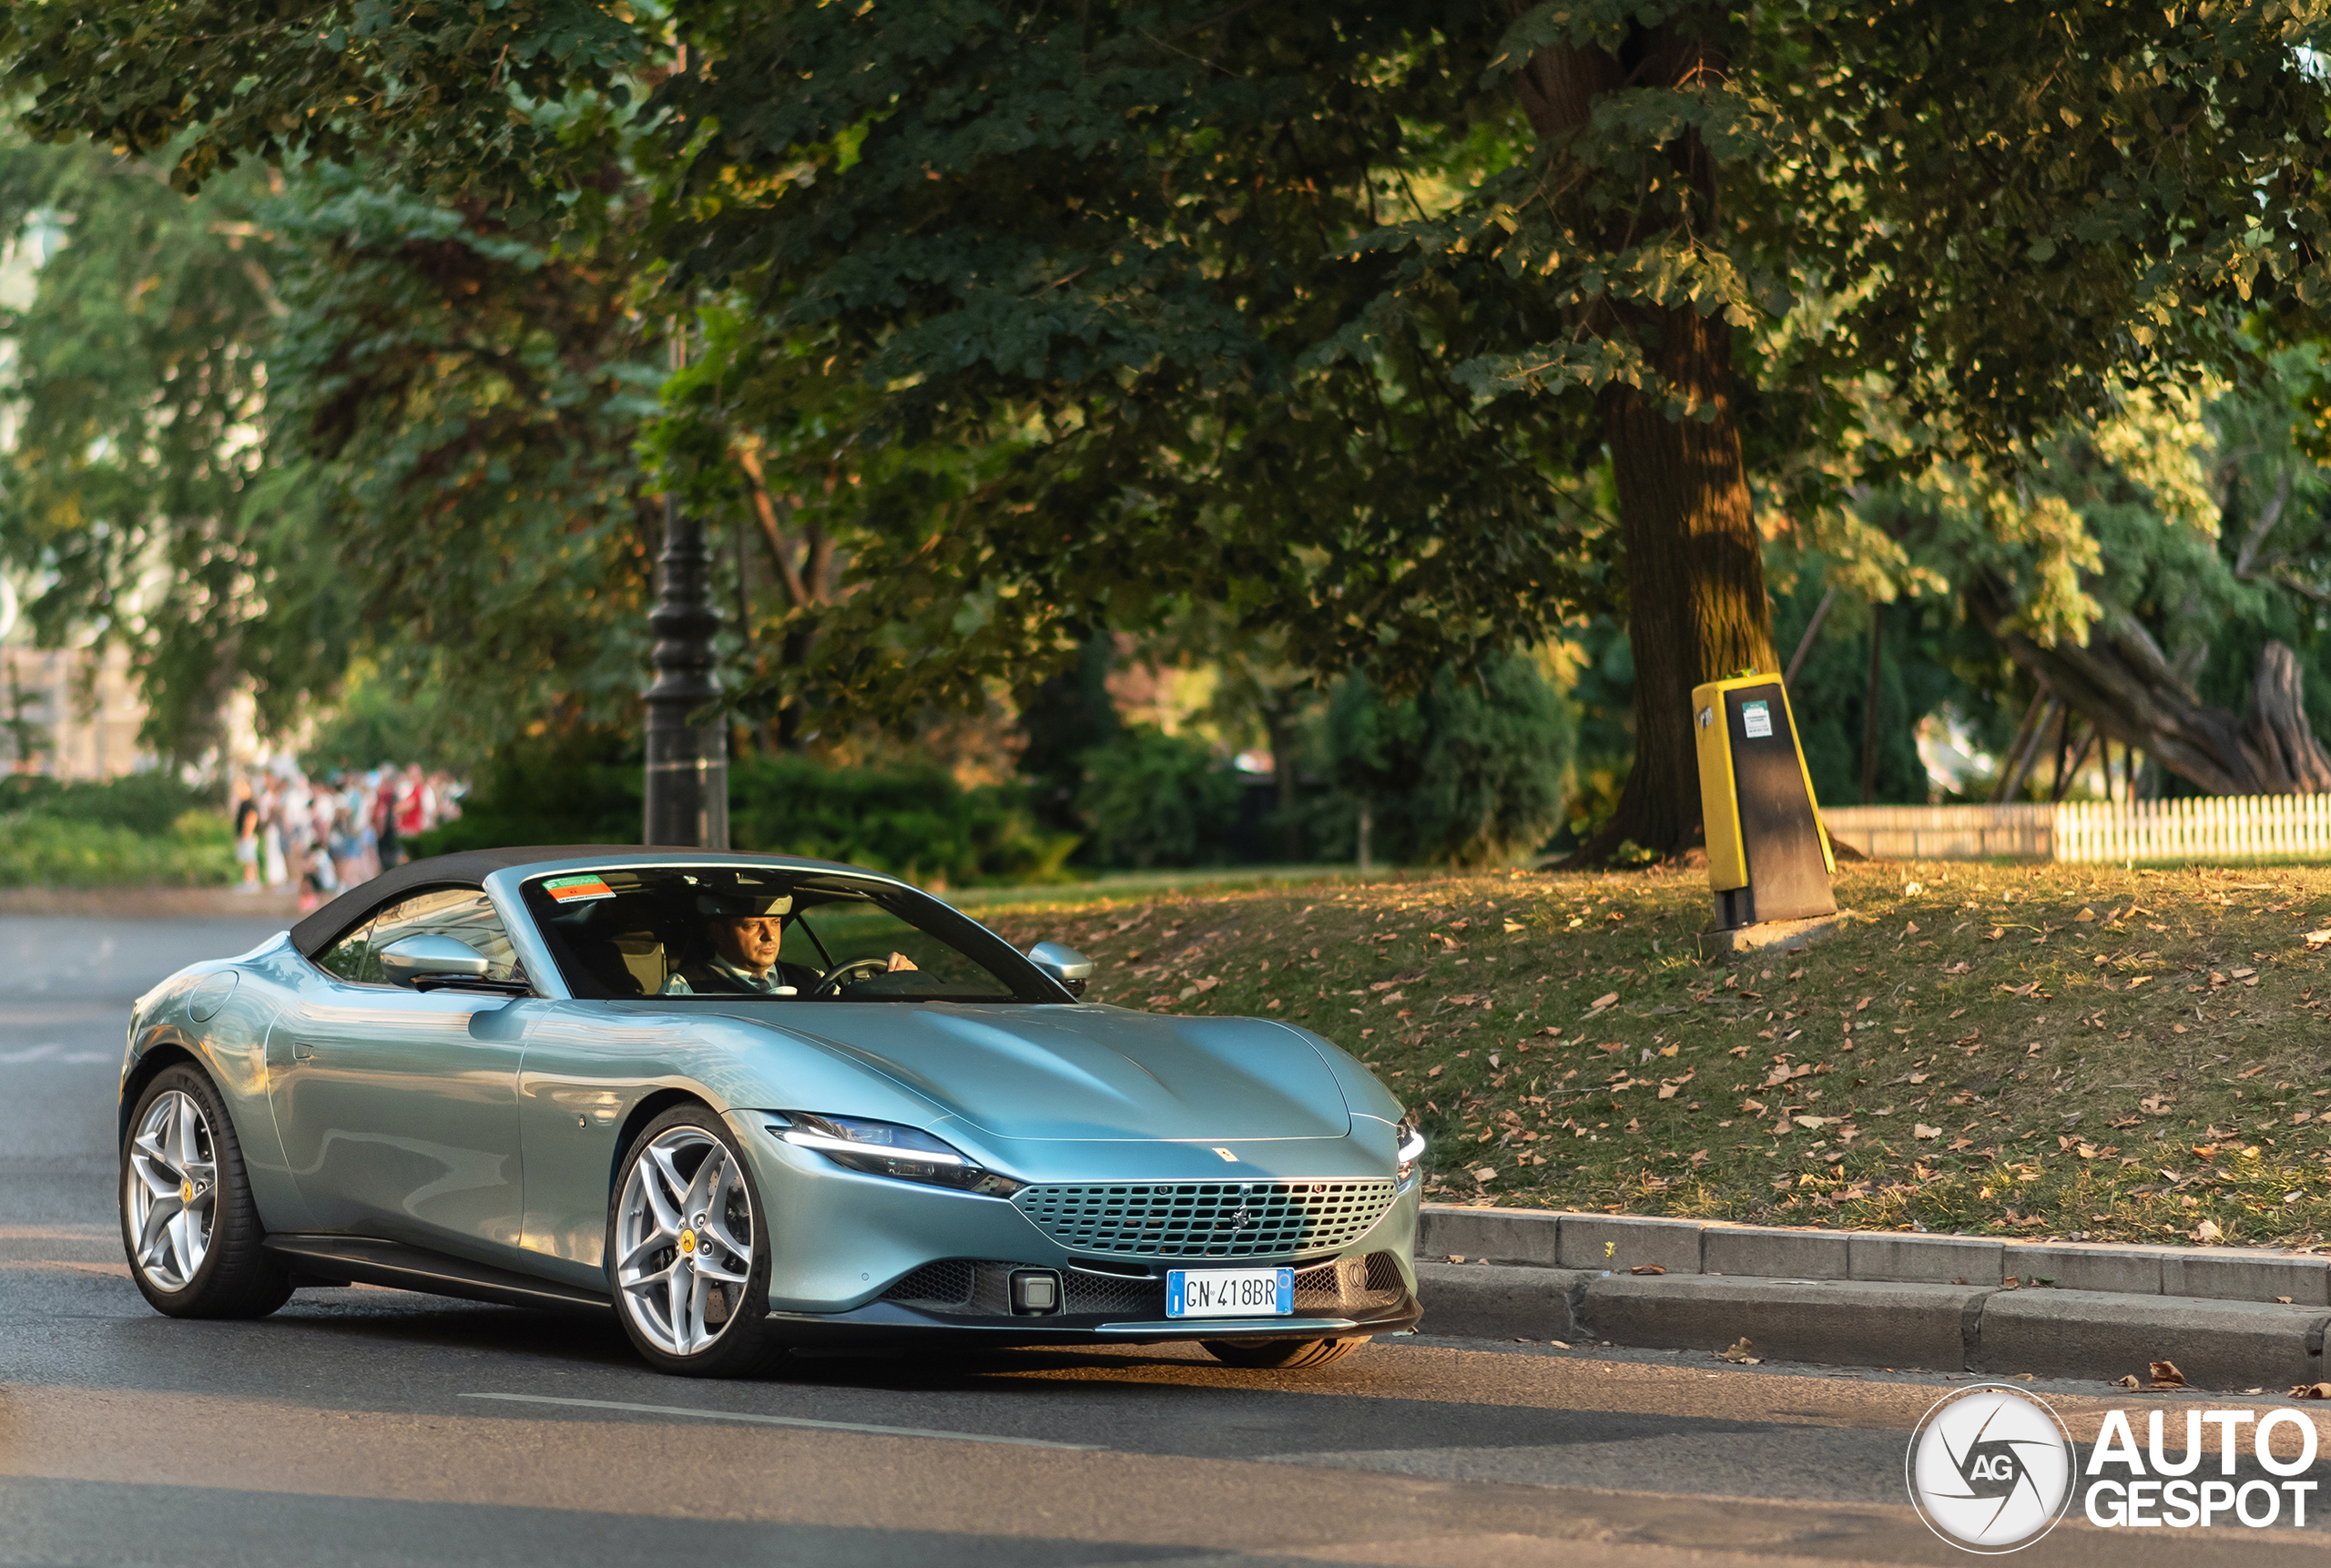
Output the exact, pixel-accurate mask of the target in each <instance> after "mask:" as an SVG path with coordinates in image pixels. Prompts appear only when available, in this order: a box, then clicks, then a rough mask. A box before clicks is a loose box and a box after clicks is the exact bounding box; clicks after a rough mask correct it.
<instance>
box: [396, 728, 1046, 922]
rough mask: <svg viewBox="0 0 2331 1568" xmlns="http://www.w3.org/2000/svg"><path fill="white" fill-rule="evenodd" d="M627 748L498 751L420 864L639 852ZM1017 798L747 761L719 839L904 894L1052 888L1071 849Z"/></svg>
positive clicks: (621, 742) (945, 777) (636, 795)
mask: <svg viewBox="0 0 2331 1568" xmlns="http://www.w3.org/2000/svg"><path fill="white" fill-rule="evenodd" d="M631 746H632V739H631V737H629V736H628V735H626V734H622V733H619V732H614V731H579V732H576V733H574V734H571V735H567V736H564V737H558V738H534V739H530V740H527V741H524V742H521V743H519V744H517V745H515V746H510V747H505V748H503V749H502V750H501V751H499V752H497V753H496V754H495V756H494V760H493V762H492V763H491V764H490V765H489V766H488V767H487V768H486V769H485V771H484V774H483V775H482V776H481V778H480V779H479V780H478V782H477V785H476V787H475V788H473V789H472V790H471V791H470V795H469V798H468V799H467V800H465V801H464V802H463V813H462V816H461V817H460V818H459V819H458V820H455V821H452V822H448V823H446V824H445V825H444V826H443V827H442V828H438V829H435V830H433V831H431V832H428V833H424V834H422V836H421V838H420V839H418V840H415V841H414V844H413V847H412V852H413V853H414V854H415V855H440V854H447V853H450V852H452V851H453V850H471V849H488V848H499V847H502V846H504V845H511V844H636V843H637V842H638V841H639V836H640V830H641V818H642V802H643V798H644V796H645V794H646V787H645V783H644V779H643V773H642V769H641V768H640V764H639V761H638V760H637V758H636V753H632V754H630V755H627V753H630V750H631ZM728 839H729V842H730V843H731V844H732V845H733V846H735V847H736V848H738V849H740V850H767V851H769V852H770V853H772V854H787V855H804V856H809V857H811V858H814V859H817V860H842V861H846V862H848V863H850V864H851V865H859V866H865V867H868V868H870V870H874V871H889V872H891V873H892V874H893V875H896V876H901V877H905V878H907V879H908V880H910V881H930V882H933V883H940V884H946V883H953V884H956V885H962V884H964V883H972V882H1021V881H1058V880H1060V878H1061V875H1062V872H1061V869H1060V868H1061V863H1062V862H1063V861H1064V860H1066V859H1067V857H1068V854H1069V851H1070V850H1074V848H1075V847H1076V840H1075V838H1074V836H1073V835H1064V834H1054V833H1045V832H1043V831H1041V830H1038V829H1037V827H1036V826H1035V824H1034V821H1033V819H1032V817H1031V816H1030V814H1029V812H1028V810H1027V809H1026V806H1025V804H1024V800H1023V791H1021V790H1019V789H1013V788H1010V787H994V788H989V789H964V788H963V787H962V785H960V784H958V783H956V782H955V780H954V779H953V778H952V777H951V776H950V775H949V774H948V773H947V772H946V771H945V770H943V769H938V768H896V769H880V768H828V767H825V766H823V765H821V764H819V763H816V762H812V761H810V760H809V759H806V758H799V757H768V756H757V757H745V758H738V759H734V760H732V761H731V763H730V764H729V769H728Z"/></svg>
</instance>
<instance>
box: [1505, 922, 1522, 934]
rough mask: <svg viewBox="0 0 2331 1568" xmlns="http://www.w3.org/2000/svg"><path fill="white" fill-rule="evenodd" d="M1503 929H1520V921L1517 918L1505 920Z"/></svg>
mask: <svg viewBox="0 0 2331 1568" xmlns="http://www.w3.org/2000/svg"><path fill="white" fill-rule="evenodd" d="M1505 929H1506V930H1508V931H1520V930H1521V929H1522V922H1521V921H1518V920H1510V921H1506V922H1505Z"/></svg>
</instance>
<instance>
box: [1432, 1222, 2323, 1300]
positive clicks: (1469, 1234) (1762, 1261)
mask: <svg viewBox="0 0 2331 1568" xmlns="http://www.w3.org/2000/svg"><path fill="white" fill-rule="evenodd" d="M1417 1256H1418V1257H1421V1258H1427V1259H1440V1258H1445V1257H1451V1256H1456V1257H1462V1258H1464V1259H1465V1260H1466V1261H1467V1262H1469V1263H1471V1262H1480V1261H1483V1260H1487V1261H1489V1262H1492V1263H1517V1264H1528V1265H1532V1266H1535V1267H1539V1268H1587V1269H1593V1271H1595V1272H1597V1273H1601V1272H1603V1270H1606V1269H1607V1270H1609V1271H1611V1272H1612V1273H1614V1274H1624V1273H1626V1272H1628V1271H1629V1270H1631V1269H1634V1268H1639V1267H1643V1266H1645V1265H1656V1266H1657V1267H1658V1268H1661V1269H1663V1270H1664V1271H1665V1272H1666V1273H1668V1274H1671V1275H1674V1274H1726V1275H1731V1274H1747V1275H1754V1276H1756V1277H1757V1278H1767V1279H1856V1280H1867V1281H1871V1282H1883V1283H1895V1284H1925V1285H1972V1286H1993V1287H1995V1286H1999V1285H2002V1284H2004V1283H2006V1281H2008V1280H2009V1279H2014V1280H2016V1281H2017V1282H2018V1283H2019V1284H2023V1285H2034V1284H2037V1285H2047V1286H2051V1287H2053V1288H2058V1289H2064V1290H2084V1291H2104V1292H2108V1293H2112V1294H2116V1295H2133V1296H2185V1297H2197V1298H2203V1299H2205V1300H2215V1301H2257V1302H2273V1301H2275V1300H2277V1299H2278V1298H2287V1299H2288V1301H2289V1302H2290V1303H2291V1304H2292V1305H2295V1306H2300V1307H2331V1256H2326V1255H2325V1254H2322V1253H2307V1252H2276V1251H2274V1250H2271V1249H2269V1248H2266V1247H2119V1246H2111V1245H2105V1244H2100V1243H2089V1242H2062V1241H2001V1240H1996V1239H1993V1238H1991V1237H1976V1236H1932V1235H1923V1234H1917V1233H1913V1232H1909V1231H1898V1230H1790V1229H1786V1228H1784V1227H1777V1226H1754V1225H1734V1224H1730V1223H1728V1222H1726V1221H1724V1220H1704V1219H1659V1218H1651V1217H1635V1216H1632V1215H1617V1214H1571V1213H1564V1212H1561V1211H1558V1210H1554V1209H1534V1208H1467V1207H1461V1206H1459V1205H1454V1204H1438V1203H1430V1204H1427V1205H1425V1207H1424V1212H1423V1214H1422V1215H1421V1216H1420V1218H1419V1223H1418V1227H1417Z"/></svg>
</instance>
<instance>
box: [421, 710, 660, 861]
mask: <svg viewBox="0 0 2331 1568" xmlns="http://www.w3.org/2000/svg"><path fill="white" fill-rule="evenodd" d="M631 745H632V740H631V738H630V737H629V736H628V735H626V734H625V733H623V732H621V731H618V730H602V729H577V730H573V731H569V732H567V733H565V734H560V735H545V736H533V737H529V738H526V739H524V740H520V741H516V742H514V743H512V744H510V745H507V746H504V747H502V748H499V749H497V750H496V751H495V752H494V757H493V759H492V760H491V761H489V762H488V763H487V764H486V766H485V767H484V769H482V770H481V771H480V773H479V776H478V778H477V779H476V780H475V781H474V782H473V786H472V788H471V789H470V792H469V794H468V795H467V796H466V797H464V798H463V801H462V814H461V815H460V816H459V817H457V818H455V819H454V820H453V821H451V822H448V823H446V824H445V825H444V826H443V827H440V828H433V829H431V830H429V831H428V832H426V833H423V834H422V835H421V836H420V837H419V838H417V839H415V840H413V841H412V843H410V844H408V845H406V846H405V850H406V853H408V854H410V855H412V856H413V857H414V858H416V859H418V858H420V857H422V856H424V855H449V854H452V853H453V852H454V851H455V850H490V849H502V848H504V847H506V846H509V845H514V844H636V843H637V842H639V837H640V832H641V829H642V825H643V814H642V801H643V799H644V798H645V796H646V781H645V775H644V773H643V771H642V769H641V768H640V765H639V763H638V762H637V761H636V760H627V759H626V751H627V750H628V749H629V748H630V747H631Z"/></svg>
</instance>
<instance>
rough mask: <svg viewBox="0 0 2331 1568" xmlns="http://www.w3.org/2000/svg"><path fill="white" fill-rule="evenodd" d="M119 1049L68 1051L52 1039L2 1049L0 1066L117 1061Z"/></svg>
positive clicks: (77, 1064)
mask: <svg viewBox="0 0 2331 1568" xmlns="http://www.w3.org/2000/svg"><path fill="white" fill-rule="evenodd" d="M120 1059H121V1053H120V1052H118V1051H67V1050H66V1049H65V1047H64V1046H62V1045H59V1044H56V1042H54V1041H51V1042H50V1043H49V1044H46V1045H27V1046H25V1048H24V1049H23V1050H21V1051H0V1067H21V1066H23V1065H24V1064H25V1063H27V1062H54V1063H56V1064H58V1065H60V1066H66V1065H71V1066H81V1065H86V1064H88V1063H91V1062H117V1061H119V1060H120Z"/></svg>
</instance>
